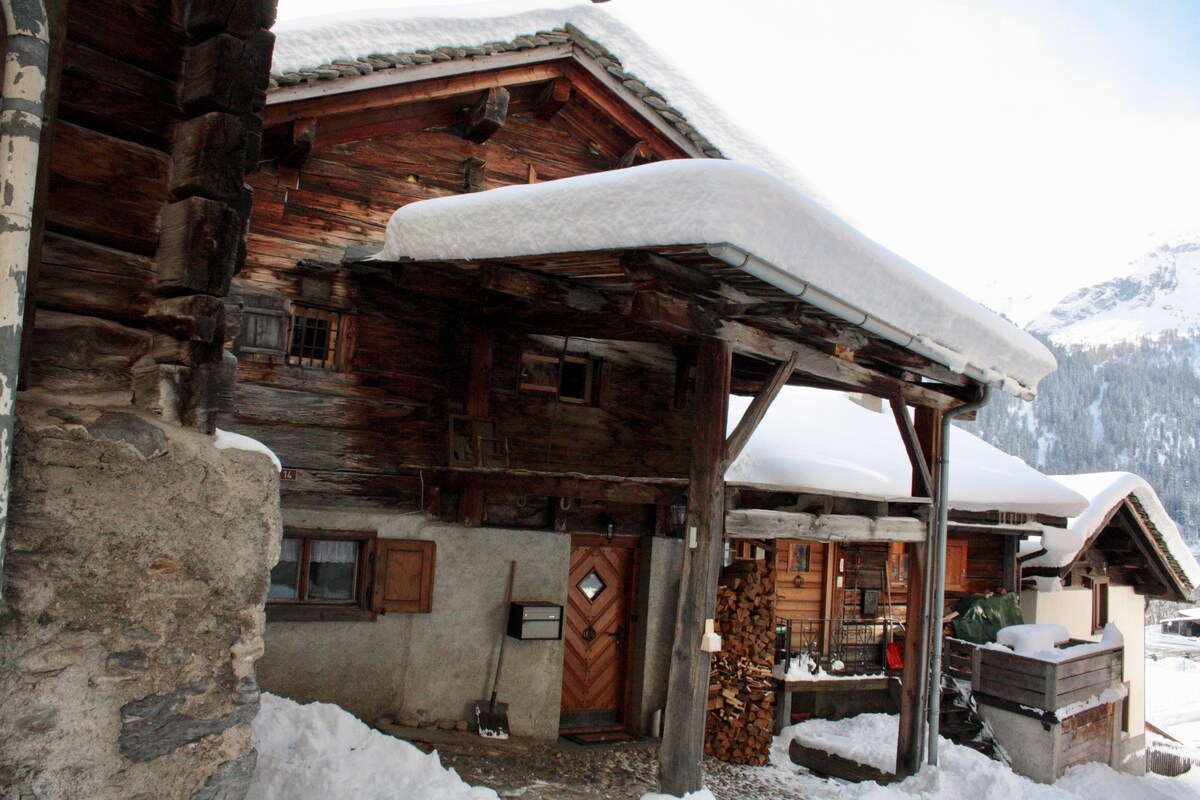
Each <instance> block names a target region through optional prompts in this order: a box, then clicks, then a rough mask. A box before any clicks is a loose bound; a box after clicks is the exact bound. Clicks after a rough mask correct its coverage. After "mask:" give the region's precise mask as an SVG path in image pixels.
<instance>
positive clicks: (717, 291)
mask: <svg viewBox="0 0 1200 800" xmlns="http://www.w3.org/2000/svg"><path fill="white" fill-rule="evenodd" d="M621 269H622V270H624V271H625V273H626V274H627V275H629V276H630V278H631V279H633V278H634V276H637V275H640V276H644V277H643V278H642V279H643V280H645V279H649V278H666V279H668V280H671V281H675V282H677V283H679V284H681V285H682V286H683V287H684V288H686V289H688V290H690V291H694V292H700V293H702V294H706V295H709V296H711V297H713V298H714V299H720V300H723V301H725V302H728V303H738V304H742V305H750V304H757V303H760V302H761V300H760V299H759V298H757V297H754V296H753V295H748V294H746V293H745V292H743V291H741V290H740V289H735V288H734V287H732V286H729V285H728V284H726V283H724V282H723V281H720V280H717V279H716V278H714V277H713V276H711V275H708V274H705V273H704V272H702V271H701V270H698V269H695V268H694V267H689V266H686V265H684V264H680V263H679V262H677V261H674V260H672V259H670V258H667V257H666V256H661V255H659V254H658V253H651V252H650V251H648V250H630V251H629V252H627V253H624V254H622V255H621Z"/></svg>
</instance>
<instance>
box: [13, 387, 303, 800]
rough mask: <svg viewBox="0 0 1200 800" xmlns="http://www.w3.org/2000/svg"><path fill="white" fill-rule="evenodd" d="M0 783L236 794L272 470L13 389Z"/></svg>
mask: <svg viewBox="0 0 1200 800" xmlns="http://www.w3.org/2000/svg"><path fill="white" fill-rule="evenodd" d="M18 409H19V418H18V434H17V437H16V440H15V448H14V454H15V460H14V463H13V470H12V475H13V493H12V498H13V503H12V507H11V514H10V518H9V521H10V527H9V540H8V552H7V563H6V564H5V575H4V577H5V580H4V598H3V600H4V603H3V605H2V606H0V796H4V797H39V798H51V797H54V798H57V797H71V798H93V797H97V798H98V797H122V798H143V799H144V800H146V799H149V798H194V799H195V800H216V798H221V800H238V798H242V797H244V796H245V791H246V788H247V786H248V783H249V778H250V775H251V773H252V771H253V768H254V763H255V755H254V751H253V750H252V749H251V747H250V730H249V728H250V722H251V720H252V719H253V718H254V715H255V714H256V713H257V710H258V687H257V685H256V683H255V680H254V661H255V659H256V658H257V656H258V655H259V654H260V653H261V652H262V640H261V632H262V610H261V609H262V601H263V599H264V598H265V596H266V593H267V585H268V578H267V567H268V560H269V559H273V558H274V557H275V555H276V554H277V553H278V549H279V533H280V522H279V483H278V472H277V470H276V469H275V467H274V466H273V464H272V463H271V462H270V461H269V460H268V459H267V457H266V456H264V455H262V454H259V453H247V452H243V451H232V450H227V451H219V450H217V449H216V448H214V447H213V444H212V438H211V437H208V436H205V435H202V434H199V433H196V432H193V431H188V430H184V429H181V428H176V427H173V426H170V425H163V424H161V423H160V422H156V421H154V420H153V419H152V418H149V417H144V416H140V415H136V414H133V413H130V412H128V411H108V412H103V411H99V410H70V409H61V408H45V407H38V406H35V405H33V404H32V403H31V402H29V401H25V400H22V401H19V405H18Z"/></svg>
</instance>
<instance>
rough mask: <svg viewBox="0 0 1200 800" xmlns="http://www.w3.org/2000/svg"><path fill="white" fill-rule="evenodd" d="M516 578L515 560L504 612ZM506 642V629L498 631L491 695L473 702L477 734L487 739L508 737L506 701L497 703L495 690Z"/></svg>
mask: <svg viewBox="0 0 1200 800" xmlns="http://www.w3.org/2000/svg"><path fill="white" fill-rule="evenodd" d="M516 579H517V562H516V561H513V562H512V563H511V565H510V566H509V568H508V592H507V593H506V594H505V596H504V613H505V614H507V613H508V608H509V606H511V605H512V593H513V582H514V581H516ZM507 644H508V633H507V631H503V630H502V631H501V633H500V656H499V658H497V659H496V678H495V680H494V681H492V697H491V699H490V700H480V701H479V702H477V703H476V704H475V722H476V723H477V725H478V727H479V735H480V736H483V737H486V738H488V739H507V738H508V703H497V702H496V692H497V691H498V690H499V688H500V671H501V670H503V669H504V648H505V646H506V645H507Z"/></svg>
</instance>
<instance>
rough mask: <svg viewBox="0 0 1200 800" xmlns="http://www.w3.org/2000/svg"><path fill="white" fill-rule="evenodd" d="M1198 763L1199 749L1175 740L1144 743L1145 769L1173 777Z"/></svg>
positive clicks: (1199, 760) (1199, 762) (1199, 758)
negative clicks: (1177, 742)
mask: <svg viewBox="0 0 1200 800" xmlns="http://www.w3.org/2000/svg"><path fill="white" fill-rule="evenodd" d="M1198 764H1200V751H1197V750H1195V749H1194V748H1190V747H1185V746H1183V745H1181V744H1176V743H1175V742H1160V741H1151V742H1149V743H1147V745H1146V771H1147V772H1153V773H1154V774H1155V775H1166V776H1167V777H1169V778H1174V777H1175V776H1177V775H1182V774H1183V773H1185V772H1187V771H1188V770H1190V769H1191V768H1192V767H1194V766H1196V765H1198Z"/></svg>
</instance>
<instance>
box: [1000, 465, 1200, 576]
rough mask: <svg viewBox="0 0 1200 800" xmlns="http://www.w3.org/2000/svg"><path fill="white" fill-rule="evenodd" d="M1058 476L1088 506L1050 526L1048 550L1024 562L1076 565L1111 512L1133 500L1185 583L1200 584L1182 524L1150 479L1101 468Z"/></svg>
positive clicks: (1045, 536)
mask: <svg viewBox="0 0 1200 800" xmlns="http://www.w3.org/2000/svg"><path fill="white" fill-rule="evenodd" d="M1052 477H1053V479H1054V480H1055V481H1056V482H1058V483H1059V484H1061V485H1062V486H1065V487H1067V488H1069V489H1073V490H1074V491H1076V492H1078V493H1079V494H1081V495H1083V496H1084V497H1086V498H1087V499H1088V506H1087V509H1086V510H1084V512H1083V513H1081V514H1079V515H1078V516H1076V517H1074V518H1073V519H1071V520H1070V521H1069V522H1068V524H1067V527H1066V529H1047V530H1046V532H1045V533H1044V534H1043V536H1042V539H1041V547H1042V548H1043V549H1045V550H1046V553H1045V554H1043V555H1040V556H1037V557H1036V558H1031V559H1029V560H1027V561H1025V562H1023V563H1024V566H1030V567H1054V568H1062V567H1066V566H1069V565H1070V564H1072V563H1073V562H1074V561H1075V559H1076V558H1078V557H1079V555H1080V552H1081V551H1082V549H1083V548H1084V547H1085V546H1086V545H1087V543H1088V542H1089V541H1091V540H1092V537H1093V536H1095V535H1096V534H1097V533H1098V532H1099V531H1100V529H1101V528H1102V527H1103V526H1104V525H1105V523H1107V522H1108V520H1109V519H1110V517H1111V512H1112V510H1113V509H1114V508H1116V507H1117V506H1118V505H1119V504H1120V503H1122V502H1123V501H1124V500H1125V499H1127V498H1128V499H1129V501H1130V502H1131V503H1132V505H1133V506H1134V507H1135V508H1136V509H1137V512H1138V515H1139V516H1140V517H1141V519H1142V521H1143V522H1144V523H1145V526H1146V528H1147V530H1148V531H1149V533H1150V536H1151V537H1152V538H1153V539H1154V544H1155V545H1156V547H1157V548H1158V549H1160V550H1161V551H1162V552H1163V555H1164V557H1165V559H1166V561H1167V564H1168V565H1169V566H1170V568H1171V570H1172V571H1173V572H1174V573H1175V575H1176V577H1177V578H1179V579H1180V581H1181V582H1182V583H1185V584H1187V585H1186V586H1185V587H1184V588H1185V589H1191V588H1193V587H1195V586H1198V585H1200V564H1197V563H1196V557H1195V556H1194V555H1192V552H1191V550H1189V549H1188V546H1187V544H1186V543H1185V542H1184V541H1183V537H1182V536H1181V535H1180V533H1179V528H1178V526H1176V525H1175V522H1174V520H1172V519H1171V517H1170V515H1169V514H1167V510H1166V509H1165V508H1163V504H1162V501H1161V500H1159V499H1158V494H1157V493H1156V492H1155V491H1154V488H1153V487H1152V486H1151V485H1150V484H1149V483H1147V482H1146V480H1145V479H1144V478H1142V477H1140V476H1138V475H1134V474H1133V473H1130V472H1096V473H1090V474H1086V475H1055V476H1052Z"/></svg>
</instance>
